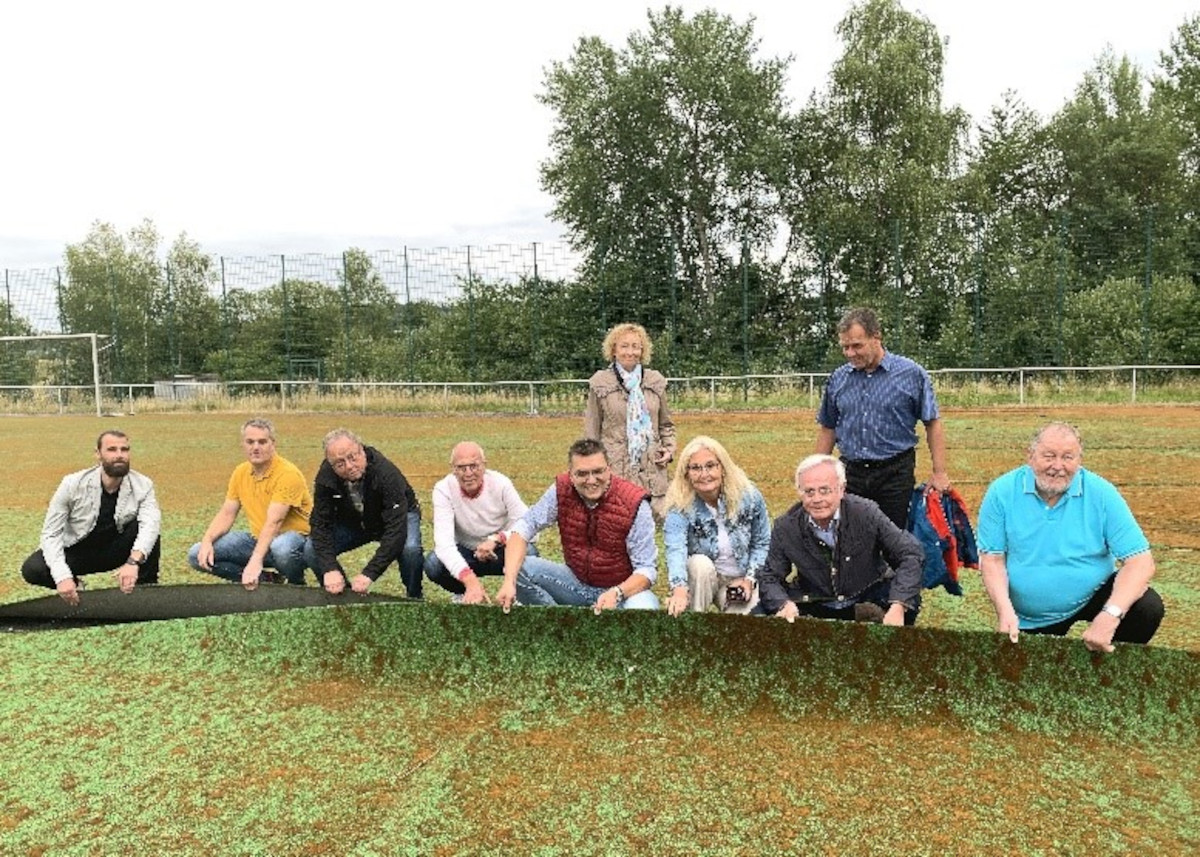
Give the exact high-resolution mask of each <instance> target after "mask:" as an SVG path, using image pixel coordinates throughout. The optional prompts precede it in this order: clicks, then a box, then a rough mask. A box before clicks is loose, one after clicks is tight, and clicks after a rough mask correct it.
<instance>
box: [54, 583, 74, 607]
mask: <svg viewBox="0 0 1200 857" xmlns="http://www.w3.org/2000/svg"><path fill="white" fill-rule="evenodd" d="M54 588H55V589H57V590H58V597H59V598H61V599H62V600H63V601H65V602H67V603H68V604H70V605H71V606H72V607H74V606H75V605H77V604H78V603H79V590H78V589H76V588H75V580H74V578H70V577H68V578H67V579H66V580H60V581H59V582H58V583H56V584H55V585H54Z"/></svg>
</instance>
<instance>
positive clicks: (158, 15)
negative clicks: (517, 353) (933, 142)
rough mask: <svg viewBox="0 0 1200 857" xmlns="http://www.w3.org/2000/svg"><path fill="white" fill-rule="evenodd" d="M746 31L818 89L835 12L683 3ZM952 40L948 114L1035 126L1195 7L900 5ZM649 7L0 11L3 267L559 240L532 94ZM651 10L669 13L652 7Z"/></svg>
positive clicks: (786, 0)
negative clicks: (163, 250) (65, 257)
mask: <svg viewBox="0 0 1200 857" xmlns="http://www.w3.org/2000/svg"><path fill="white" fill-rule="evenodd" d="M677 5H681V6H683V7H684V8H685V9H686V10H688V11H697V10H699V9H701V8H705V7H713V8H716V9H717V10H719V11H721V12H723V13H726V14H729V15H732V16H733V17H734V18H736V19H738V20H744V19H745V18H747V17H748V16H750V15H754V16H755V17H756V19H757V24H756V28H755V29H756V32H757V33H758V35H759V36H760V38H761V40H762V53H763V55H768V56H769V55H786V54H792V55H793V57H794V60H793V63H792V66H791V71H790V75H789V94H790V96H791V99H792V103H793V106H799V105H801V104H803V103H804V101H805V100H806V99H807V98H808V96H809V94H810V93H811V92H812V91H813V90H814V89H819V88H823V87H824V85H825V83H826V80H827V75H828V73H829V70H830V68H831V66H832V63H833V61H834V60H835V59H836V57H837V56H838V55H839V53H840V47H841V46H840V44H839V43H838V41H837V38H836V34H835V32H834V31H835V27H836V25H837V23H838V21H839V20H841V18H842V17H843V15H844V14H845V12H846V10H847V9H848V8H849V3H848V2H846V0H712V2H690V0H683V2H680V3H677ZM905 7H906V8H908V9H910V10H915V11H920V12H922V13H923V14H925V15H926V16H927V17H928V18H929V19H930V20H931V21H932V22H933V23H934V25H935V26H936V27H937V29H938V32H939V33H940V35H941V36H943V37H944V38H949V46H948V49H947V55H946V69H945V73H946V91H945V103H946V104H947V105H950V104H958V105H961V106H962V107H964V108H965V109H966V110H967V111H968V112H969V113H970V114H971V116H972V117H973V118H974V119H976V120H980V119H982V118H983V117H984V116H986V114H987V111H988V109H989V108H990V107H991V106H992V105H993V104H996V103H997V102H998V101H999V100H1000V97H1001V93H1002V92H1003V91H1004V90H1006V89H1014V90H1016V91H1017V93H1018V94H1019V95H1020V96H1021V97H1022V98H1023V99H1024V100H1025V101H1026V103H1028V104H1029V105H1030V106H1031V107H1033V108H1034V109H1036V110H1038V111H1040V112H1041V113H1043V114H1044V115H1049V114H1051V113H1053V112H1054V111H1055V110H1057V109H1058V108H1059V107H1060V106H1061V105H1062V104H1063V103H1064V102H1065V101H1066V100H1067V99H1068V98H1069V97H1070V96H1071V94H1072V93H1073V91H1074V89H1075V86H1076V85H1077V84H1078V83H1079V81H1080V80H1081V79H1082V76H1083V73H1084V71H1085V70H1087V69H1089V68H1090V67H1091V66H1092V65H1093V64H1094V62H1095V59H1096V57H1097V56H1098V55H1099V54H1100V53H1101V51H1103V49H1104V48H1105V46H1106V45H1111V46H1112V47H1113V49H1114V50H1116V51H1117V52H1118V53H1119V54H1120V53H1124V54H1127V55H1129V56H1130V57H1131V58H1133V59H1134V60H1135V61H1136V62H1138V64H1139V65H1141V67H1142V68H1143V69H1144V70H1147V71H1150V70H1153V69H1154V68H1155V67H1156V64H1157V60H1158V55H1159V53H1160V52H1161V51H1163V50H1166V49H1167V47H1168V46H1169V44H1170V38H1171V35H1172V33H1174V31H1175V30H1176V29H1177V28H1178V26H1179V25H1180V24H1181V23H1182V22H1183V21H1184V20H1185V18H1186V17H1188V16H1189V15H1191V14H1195V13H1196V5H1195V0H1151V2H1141V3H1112V2H1109V3H1096V2H1094V1H1093V0H1008V2H1004V3H984V2H979V0H921V1H920V2H919V3H918V2H916V0H907V2H906V3H905ZM647 8H648V6H647V4H646V3H645V2H644V0H603V2H600V0H597V2H592V3H580V2H572V0H556V2H543V0H533V1H532V2H522V0H516V2H508V3H502V2H483V0H462V2H455V1H454V0H442V2H410V3H398V2H382V1H381V2H359V0H343V1H342V2H339V3H330V2H322V3H313V2H308V0H293V2H286V3H284V2H274V0H271V2H265V0H264V2H258V0H240V2H229V0H209V2H205V3H198V2H184V0H180V2H171V0H148V1H147V2H138V0H109V2H101V3H96V2H94V0H89V2H78V0H74V1H73V2H69V1H68V0H37V1H36V2H35V0H29V2H7V3H4V4H3V7H2V8H0V34H2V36H3V38H2V39H0V80H2V81H4V83H3V85H2V86H0V267H9V268H12V267H27V266H35V265H36V266H41V265H54V264H57V263H58V262H59V260H60V259H61V254H62V249H63V247H64V246H65V245H66V244H67V243H70V242H75V241H79V240H81V239H82V238H83V237H84V236H85V235H86V234H87V231H88V229H89V227H90V225H91V223H92V222H93V221H94V220H97V219H99V220H105V221H108V222H111V223H113V224H114V225H116V226H117V227H118V228H119V229H121V230H122V231H125V230H128V229H129V228H130V227H131V226H133V225H135V224H136V223H138V222H140V220H141V219H142V218H144V217H149V218H151V219H152V220H153V221H154V222H155V224H156V225H157V226H158V228H159V231H160V232H161V233H162V234H163V235H164V239H165V240H164V246H165V245H166V244H169V243H170V241H171V240H173V239H174V237H175V236H176V235H177V234H178V233H179V232H181V231H183V230H186V231H187V232H188V234H189V235H190V236H191V237H193V238H195V239H197V240H198V241H200V243H201V244H202V246H203V247H204V249H205V250H207V251H209V252H214V253H226V254H240V253H256V252H276V253H278V252H288V253H300V252H338V251H340V250H343V249H345V248H346V247H348V246H360V247H363V248H365V249H367V250H378V249H385V248H399V247H402V246H404V245H408V246H415V247H432V246H439V245H463V244H467V243H470V244H491V243H522V242H528V241H535V240H536V241H553V240H556V239H557V238H559V237H560V236H561V235H562V229H561V227H559V226H558V225H557V224H555V223H553V222H551V221H550V220H549V219H548V217H547V212H548V211H549V209H550V206H551V201H550V199H549V198H548V197H547V196H546V195H545V194H543V193H542V192H541V190H540V189H539V186H538V164H539V162H540V161H542V160H543V159H544V158H545V157H546V155H547V139H548V136H549V131H550V127H551V115H550V113H549V111H548V110H547V109H546V108H544V107H542V106H541V105H540V104H538V103H537V101H536V99H535V96H536V94H537V93H538V92H539V91H540V90H541V84H542V79H543V71H544V69H545V68H546V67H547V66H548V64H549V63H550V62H552V61H554V60H565V59H566V58H568V57H569V55H570V54H571V51H572V48H573V46H574V44H575V41H576V40H577V39H578V38H579V37H580V36H583V35H598V36H600V37H602V38H604V39H605V40H606V41H608V42H609V43H610V44H613V45H618V46H620V45H623V44H624V42H625V37H626V36H627V35H628V34H629V33H630V32H631V31H633V30H637V29H643V28H644V26H645V20H646V10H647ZM653 8H656V9H657V8H661V6H660V5H658V4H655V5H654V6H653Z"/></svg>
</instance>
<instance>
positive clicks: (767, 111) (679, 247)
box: [540, 6, 789, 326]
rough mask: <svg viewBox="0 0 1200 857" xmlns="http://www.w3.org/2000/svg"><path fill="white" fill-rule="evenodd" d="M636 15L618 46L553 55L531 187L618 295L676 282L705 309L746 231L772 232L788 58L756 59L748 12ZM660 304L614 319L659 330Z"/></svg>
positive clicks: (757, 235) (592, 45)
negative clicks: (638, 20)
mask: <svg viewBox="0 0 1200 857" xmlns="http://www.w3.org/2000/svg"><path fill="white" fill-rule="evenodd" d="M647 18H648V27H647V30H646V31H645V32H636V33H633V34H632V35H630V36H629V38H628V40H627V43H626V46H625V47H624V48H623V49H620V50H618V49H615V48H612V47H610V46H609V45H607V44H605V43H604V42H603V41H602V40H600V39H598V38H594V37H592V38H584V39H581V40H580V41H579V42H578V44H577V45H576V47H575V51H574V53H573V54H572V55H571V57H570V59H569V60H568V61H567V62H565V63H559V62H556V63H553V64H552V65H551V67H550V69H549V71H548V72H547V74H546V79H545V87H544V91H543V92H542V94H541V96H540V100H541V102H542V103H543V104H545V105H547V106H548V107H550V108H551V110H553V111H554V113H555V124H554V130H553V132H552V134H551V137H550V147H551V156H550V158H549V159H548V160H547V161H546V162H544V163H543V164H542V173H541V174H542V186H543V188H544V189H545V190H546V191H547V192H549V193H550V194H552V195H553V196H554V197H555V200H556V202H555V206H554V209H553V216H554V217H555V218H556V219H558V220H560V221H561V222H563V223H564V224H566V226H567V227H568V229H569V230H570V233H571V239H572V242H573V243H574V245H575V247H576V248H577V249H579V250H582V251H583V252H584V253H586V255H587V265H586V272H587V275H588V276H590V277H592V278H593V279H604V280H605V281H606V288H607V290H608V291H609V293H610V294H612V295H614V296H617V301H618V303H620V302H622V299H621V298H620V297H619V295H620V294H621V293H626V294H628V295H629V302H630V303H632V304H634V305H635V306H640V304H642V302H644V301H645V298H646V288H645V287H646V283H647V280H650V281H654V282H669V281H671V280H673V279H677V280H678V281H679V282H680V283H681V285H682V288H683V289H684V290H685V292H686V293H687V294H688V296H689V298H691V299H692V300H693V301H694V302H695V303H697V304H700V305H703V304H705V303H707V302H708V301H709V300H710V299H711V297H712V295H713V293H714V290H715V289H716V287H717V283H718V281H719V278H720V275H721V271H722V269H723V268H726V269H727V268H728V266H729V260H730V258H731V254H733V253H737V252H739V250H738V248H739V246H740V242H741V240H742V239H743V238H749V239H750V240H751V241H752V242H753V243H754V244H755V245H756V246H760V245H766V244H768V243H769V242H770V240H771V238H772V237H773V236H774V233H775V230H776V227H777V219H776V218H777V190H776V182H777V175H776V172H777V167H778V163H779V156H780V152H781V141H782V137H781V129H782V121H783V111H784V101H783V83H784V75H785V72H786V69H787V65H788V63H789V60H787V59H759V58H757V56H756V54H757V51H758V41H757V40H756V39H755V37H754V22H753V19H750V20H748V21H747V22H745V23H740V24H739V23H737V22H735V21H734V20H733V19H732V18H730V17H728V16H724V15H720V14H718V13H717V12H715V11H712V10H706V11H703V12H700V13H698V14H696V15H695V16H694V17H691V18H688V17H686V16H685V15H684V13H683V12H682V10H680V9H678V8H672V7H670V6H668V7H666V8H664V9H663V10H662V11H661V12H657V13H655V12H651V13H649V14H648V16H647ZM731 248H732V249H731ZM665 309H666V307H665V306H661V305H660V306H659V307H658V309H657V311H654V310H652V309H648V308H646V307H641V312H631V313H627V314H626V315H625V317H626V318H633V317H636V318H639V320H641V321H643V322H644V323H647V324H651V325H653V326H661V325H660V323H661V321H662V319H663V314H664V311H665ZM613 320H614V321H616V319H613Z"/></svg>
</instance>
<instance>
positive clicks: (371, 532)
mask: <svg viewBox="0 0 1200 857" xmlns="http://www.w3.org/2000/svg"><path fill="white" fill-rule="evenodd" d="M324 448H325V461H324V462H322V463H321V467H320V469H319V470H318V471H317V479H316V484H315V486H314V490H313V510H312V517H311V518H310V521H309V522H310V524H311V526H312V532H311V534H310V535H309V540H308V544H307V545H306V546H305V551H304V558H305V561H306V562H307V563H308V565H309V568H311V569H312V570H313V572H315V573H316V575H317V579H318V580H319V581H320V582H321V584H322V585H323V586H324V587H325V589H326V590H328V591H329V592H330V593H331V594H333V595H337V594H338V593H339V592H342V591H343V590H344V589H345V588H346V575H345V571H344V570H343V569H342V565H341V563H339V562H338V555H339V554H342V553H345V552H346V551H349V550H354V549H355V548H358V547H361V546H362V545H365V544H367V543H368V542H379V548H378V549H377V550H376V551H375V554H374V556H372V557H371V559H370V560H369V561H368V562H367V564H366V566H364V567H363V570H362V572H361V573H359V574H357V575H355V577H354V578H353V579H352V580H351V581H350V588H351V589H353V590H354V591H355V592H360V593H361V592H366V591H367V590H368V589H370V588H371V584H372V583H374V582H375V581H376V580H378V579H379V576H380V575H381V574H383V573H384V572H385V571H386V570H387V567H388V566H389V565H390V564H391V563H392V562H393V561H397V562H399V565H400V577H401V579H402V580H403V581H404V588H405V591H406V593H407V595H408V597H409V598H421V597H422V592H421V578H422V564H423V563H424V560H425V554H424V551H423V549H422V547H421V507H420V505H419V503H418V502H417V496H416V494H414V493H413V490H412V486H410V485H409V484H408V480H407V479H405V478H404V474H403V473H401V472H400V469H399V468H398V467H396V465H394V464H392V462H390V461H388V460H387V459H386V458H385V457H384V456H383V453H381V452H380V451H379V450H377V449H375V448H374V447H370V446H363V442H362V441H361V440H360V439H359V437H358V435H356V434H354V432H352V431H349V430H347V429H334V430H333V431H331V432H330V433H329V434H327V435H325V440H324Z"/></svg>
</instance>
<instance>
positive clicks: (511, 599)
mask: <svg viewBox="0 0 1200 857" xmlns="http://www.w3.org/2000/svg"><path fill="white" fill-rule="evenodd" d="M516 601H517V585H516V584H515V583H510V582H509V581H507V580H506V581H504V582H503V583H501V584H500V588H499V589H498V590H496V603H497V604H499V605H500V607H501V609H503V610H504V612H505V613H507V612H508V611H509V610H512V608H513V604H515V603H516Z"/></svg>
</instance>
